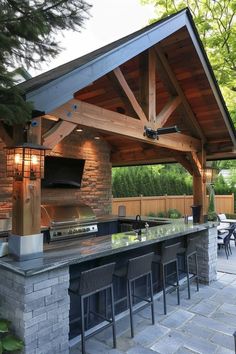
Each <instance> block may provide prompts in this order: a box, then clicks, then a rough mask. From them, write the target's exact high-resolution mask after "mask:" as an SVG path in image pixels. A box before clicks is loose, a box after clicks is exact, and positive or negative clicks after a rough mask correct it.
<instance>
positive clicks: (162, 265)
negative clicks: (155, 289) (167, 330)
mask: <svg viewBox="0 0 236 354" xmlns="http://www.w3.org/2000/svg"><path fill="white" fill-rule="evenodd" d="M161 267H162V286H163V302H164V314H165V315H166V313H167V309H166V279H165V265H164V264H161Z"/></svg>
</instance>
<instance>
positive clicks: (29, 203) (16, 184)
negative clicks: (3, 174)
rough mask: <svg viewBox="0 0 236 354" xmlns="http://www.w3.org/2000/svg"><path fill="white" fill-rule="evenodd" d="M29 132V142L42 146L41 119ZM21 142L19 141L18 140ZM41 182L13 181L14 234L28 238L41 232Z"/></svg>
mask: <svg viewBox="0 0 236 354" xmlns="http://www.w3.org/2000/svg"><path fill="white" fill-rule="evenodd" d="M33 122H35V123H33V124H31V126H30V128H29V130H28V139H27V140H28V142H31V143H34V144H41V119H40V118H35V119H34V120H33ZM18 141H19V140H18ZM40 207H41V180H40V179H36V180H30V179H29V178H23V180H22V181H16V180H14V181H13V203H12V233H13V234H15V235H20V236H26V235H34V234H39V233H40V232H41V209H40Z"/></svg>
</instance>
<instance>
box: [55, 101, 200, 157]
mask: <svg viewBox="0 0 236 354" xmlns="http://www.w3.org/2000/svg"><path fill="white" fill-rule="evenodd" d="M50 114H51V115H53V116H55V117H58V118H61V119H62V120H65V121H67V122H71V123H74V124H79V125H83V126H86V127H90V128H93V129H97V130H100V131H103V132H106V133H110V134H117V135H120V136H124V137H127V138H130V139H134V140H137V141H141V142H146V143H148V144H152V145H156V146H162V147H165V148H169V149H173V150H178V151H200V149H201V142H200V141H199V140H198V139H195V138H193V137H190V136H188V135H184V134H180V133H176V134H166V135H160V137H159V139H158V140H152V139H149V138H147V137H146V136H144V135H143V133H144V125H143V122H141V121H140V120H138V119H134V118H131V117H128V116H126V115H123V114H120V113H117V112H112V111H109V110H107V109H104V108H101V107H97V106H94V105H92V104H89V103H86V102H82V101H79V100H76V99H72V100H70V101H68V102H67V103H66V104H64V105H63V106H61V107H58V108H57V109H56V110H54V111H52V112H50Z"/></svg>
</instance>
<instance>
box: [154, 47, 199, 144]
mask: <svg viewBox="0 0 236 354" xmlns="http://www.w3.org/2000/svg"><path fill="white" fill-rule="evenodd" d="M155 51H156V53H157V62H158V67H159V70H160V71H164V72H165V73H164V74H162V75H163V78H165V82H167V83H166V85H167V87H168V89H169V90H170V92H171V93H172V95H173V94H176V93H177V95H178V96H179V97H180V98H181V101H182V104H183V106H184V108H185V111H186V114H187V119H186V124H187V125H189V127H190V130H191V132H192V133H193V134H194V135H196V136H197V137H198V138H201V140H202V141H203V142H205V141H206V139H205V136H204V135H203V133H202V130H201V128H200V126H199V124H198V122H197V120H196V117H195V115H194V113H193V111H192V109H191V107H190V105H189V103H188V101H187V99H186V97H185V95H184V92H183V90H182V89H181V87H180V85H179V83H178V81H177V79H176V77H175V75H174V73H173V71H172V69H171V67H170V65H169V63H168V60H167V58H166V57H165V55H164V53H163V52H162V49H161V47H160V45H156V46H155Z"/></svg>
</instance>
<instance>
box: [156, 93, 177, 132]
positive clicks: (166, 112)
mask: <svg viewBox="0 0 236 354" xmlns="http://www.w3.org/2000/svg"><path fill="white" fill-rule="evenodd" d="M180 103H181V99H180V97H179V96H177V97H173V98H170V99H169V100H168V102H167V103H166V105H165V106H164V107H163V109H162V110H161V112H160V113H159V114H158V115H157V117H156V124H155V129H158V128H161V127H163V125H164V124H165V123H166V122H167V120H168V118H169V117H170V116H171V114H172V113H173V112H174V111H175V110H176V108H177V107H178V106H179V105H180Z"/></svg>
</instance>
